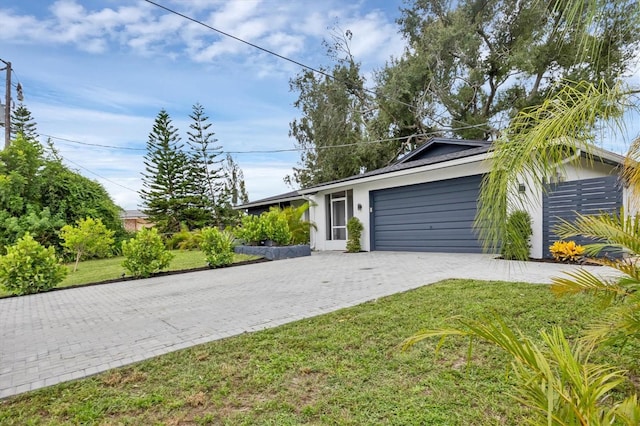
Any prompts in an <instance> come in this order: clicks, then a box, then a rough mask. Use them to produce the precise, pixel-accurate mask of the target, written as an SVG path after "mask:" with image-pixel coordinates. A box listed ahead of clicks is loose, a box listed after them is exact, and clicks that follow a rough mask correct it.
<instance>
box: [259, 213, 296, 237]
mask: <svg viewBox="0 0 640 426" xmlns="http://www.w3.org/2000/svg"><path fill="white" fill-rule="evenodd" d="M260 221H261V222H262V229H263V231H264V237H265V238H264V239H265V240H271V241H273V242H274V243H275V244H276V245H278V246H286V245H288V244H289V243H290V242H291V231H290V230H289V223H288V222H287V217H286V216H285V215H284V214H283V213H282V210H280V209H279V208H277V207H272V208H271V209H269V211H268V212H265V213H262V214H261V215H260Z"/></svg>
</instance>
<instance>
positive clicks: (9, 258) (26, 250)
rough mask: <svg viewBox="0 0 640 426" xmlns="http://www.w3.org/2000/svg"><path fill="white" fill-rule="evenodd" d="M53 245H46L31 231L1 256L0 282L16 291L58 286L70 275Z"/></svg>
mask: <svg viewBox="0 0 640 426" xmlns="http://www.w3.org/2000/svg"><path fill="white" fill-rule="evenodd" d="M67 272H68V270H67V268H66V267H65V266H64V265H61V264H60V260H59V259H58V258H57V257H56V252H55V250H54V248H53V247H47V248H45V247H43V246H42V245H41V244H40V243H39V242H37V241H35V240H34V239H33V237H32V236H31V235H30V234H29V233H27V234H25V235H24V236H23V237H22V238H20V239H19V240H18V241H17V242H16V244H14V245H13V246H9V247H7V254H6V255H4V256H1V257H0V283H1V284H2V285H3V286H4V287H5V288H6V289H7V291H9V292H11V293H13V294H19V295H22V294H32V293H39V292H41V291H45V290H49V289H51V288H54V287H55V286H57V285H58V284H59V283H60V282H62V280H63V279H64V277H65V276H66V275H67Z"/></svg>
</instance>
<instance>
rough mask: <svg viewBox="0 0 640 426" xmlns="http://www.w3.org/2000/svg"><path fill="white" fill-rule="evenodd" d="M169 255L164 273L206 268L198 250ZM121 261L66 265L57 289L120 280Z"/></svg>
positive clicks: (0, 293)
mask: <svg viewBox="0 0 640 426" xmlns="http://www.w3.org/2000/svg"><path fill="white" fill-rule="evenodd" d="M171 253H173V254H174V256H175V257H174V258H173V260H172V261H171V264H170V265H169V268H167V269H166V271H180V270H185V269H193V268H201V267H205V266H207V262H206V260H205V257H204V254H203V253H202V252H201V251H200V250H172V251H171ZM255 259H258V257H257V256H249V255H245V254H235V257H234V263H237V262H242V261H246V260H255ZM123 260H124V257H122V256H119V257H112V258H109V259H98V260H86V261H84V262H80V264H79V265H78V270H77V271H76V272H72V271H73V263H70V264H68V265H67V268H68V269H69V274H68V275H67V277H66V278H65V279H64V281H62V282H61V283H60V284H59V285H58V288H63V287H69V286H76V285H84V284H91V283H96V282H100V281H107V280H114V279H118V278H122V276H123V274H124V273H125V270H124V268H123V267H122V261H123ZM126 276H128V275H126ZM9 294H10V293H9V292H7V291H6V290H5V289H4V288H3V287H2V286H0V297H2V296H8V295H9Z"/></svg>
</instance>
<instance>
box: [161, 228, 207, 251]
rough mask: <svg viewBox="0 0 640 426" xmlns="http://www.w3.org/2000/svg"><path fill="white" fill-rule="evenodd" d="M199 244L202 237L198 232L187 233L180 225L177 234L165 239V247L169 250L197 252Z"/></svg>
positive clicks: (187, 230) (186, 229)
mask: <svg viewBox="0 0 640 426" xmlns="http://www.w3.org/2000/svg"><path fill="white" fill-rule="evenodd" d="M201 242H202V235H201V234H200V231H199V230H195V231H189V228H188V227H187V226H186V225H184V224H182V225H181V226H180V231H179V232H176V233H174V234H173V235H172V236H171V237H169V238H167V242H166V246H167V249H169V250H176V249H177V250H197V249H198V248H200V243H201Z"/></svg>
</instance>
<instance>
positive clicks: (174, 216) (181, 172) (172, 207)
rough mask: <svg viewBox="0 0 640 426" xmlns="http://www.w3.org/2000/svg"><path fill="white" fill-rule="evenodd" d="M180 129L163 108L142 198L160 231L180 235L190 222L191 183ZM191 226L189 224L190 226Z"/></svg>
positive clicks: (151, 137)
mask: <svg viewBox="0 0 640 426" xmlns="http://www.w3.org/2000/svg"><path fill="white" fill-rule="evenodd" d="M182 147H183V145H182V144H181V140H180V137H179V136H178V130H177V129H176V128H175V127H173V124H172V122H171V118H170V117H169V114H168V113H167V111H166V110H164V109H162V110H161V111H160V112H159V113H158V116H157V117H156V120H155V122H154V125H153V129H152V131H151V133H149V140H148V141H147V153H146V154H145V156H144V165H145V171H144V172H142V186H143V189H142V190H141V191H140V197H141V198H142V201H143V204H144V209H143V210H144V212H145V213H146V214H147V215H148V216H149V219H150V220H151V221H152V222H153V223H155V224H156V225H157V227H158V228H159V230H160V232H177V231H179V230H180V224H181V223H183V222H184V223H186V222H188V209H189V204H190V192H192V191H190V187H189V186H190V181H189V176H188V173H189V167H188V158H187V155H186V154H185V153H184V152H183V151H182ZM186 224H187V226H189V225H190V224H189V223H186Z"/></svg>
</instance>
